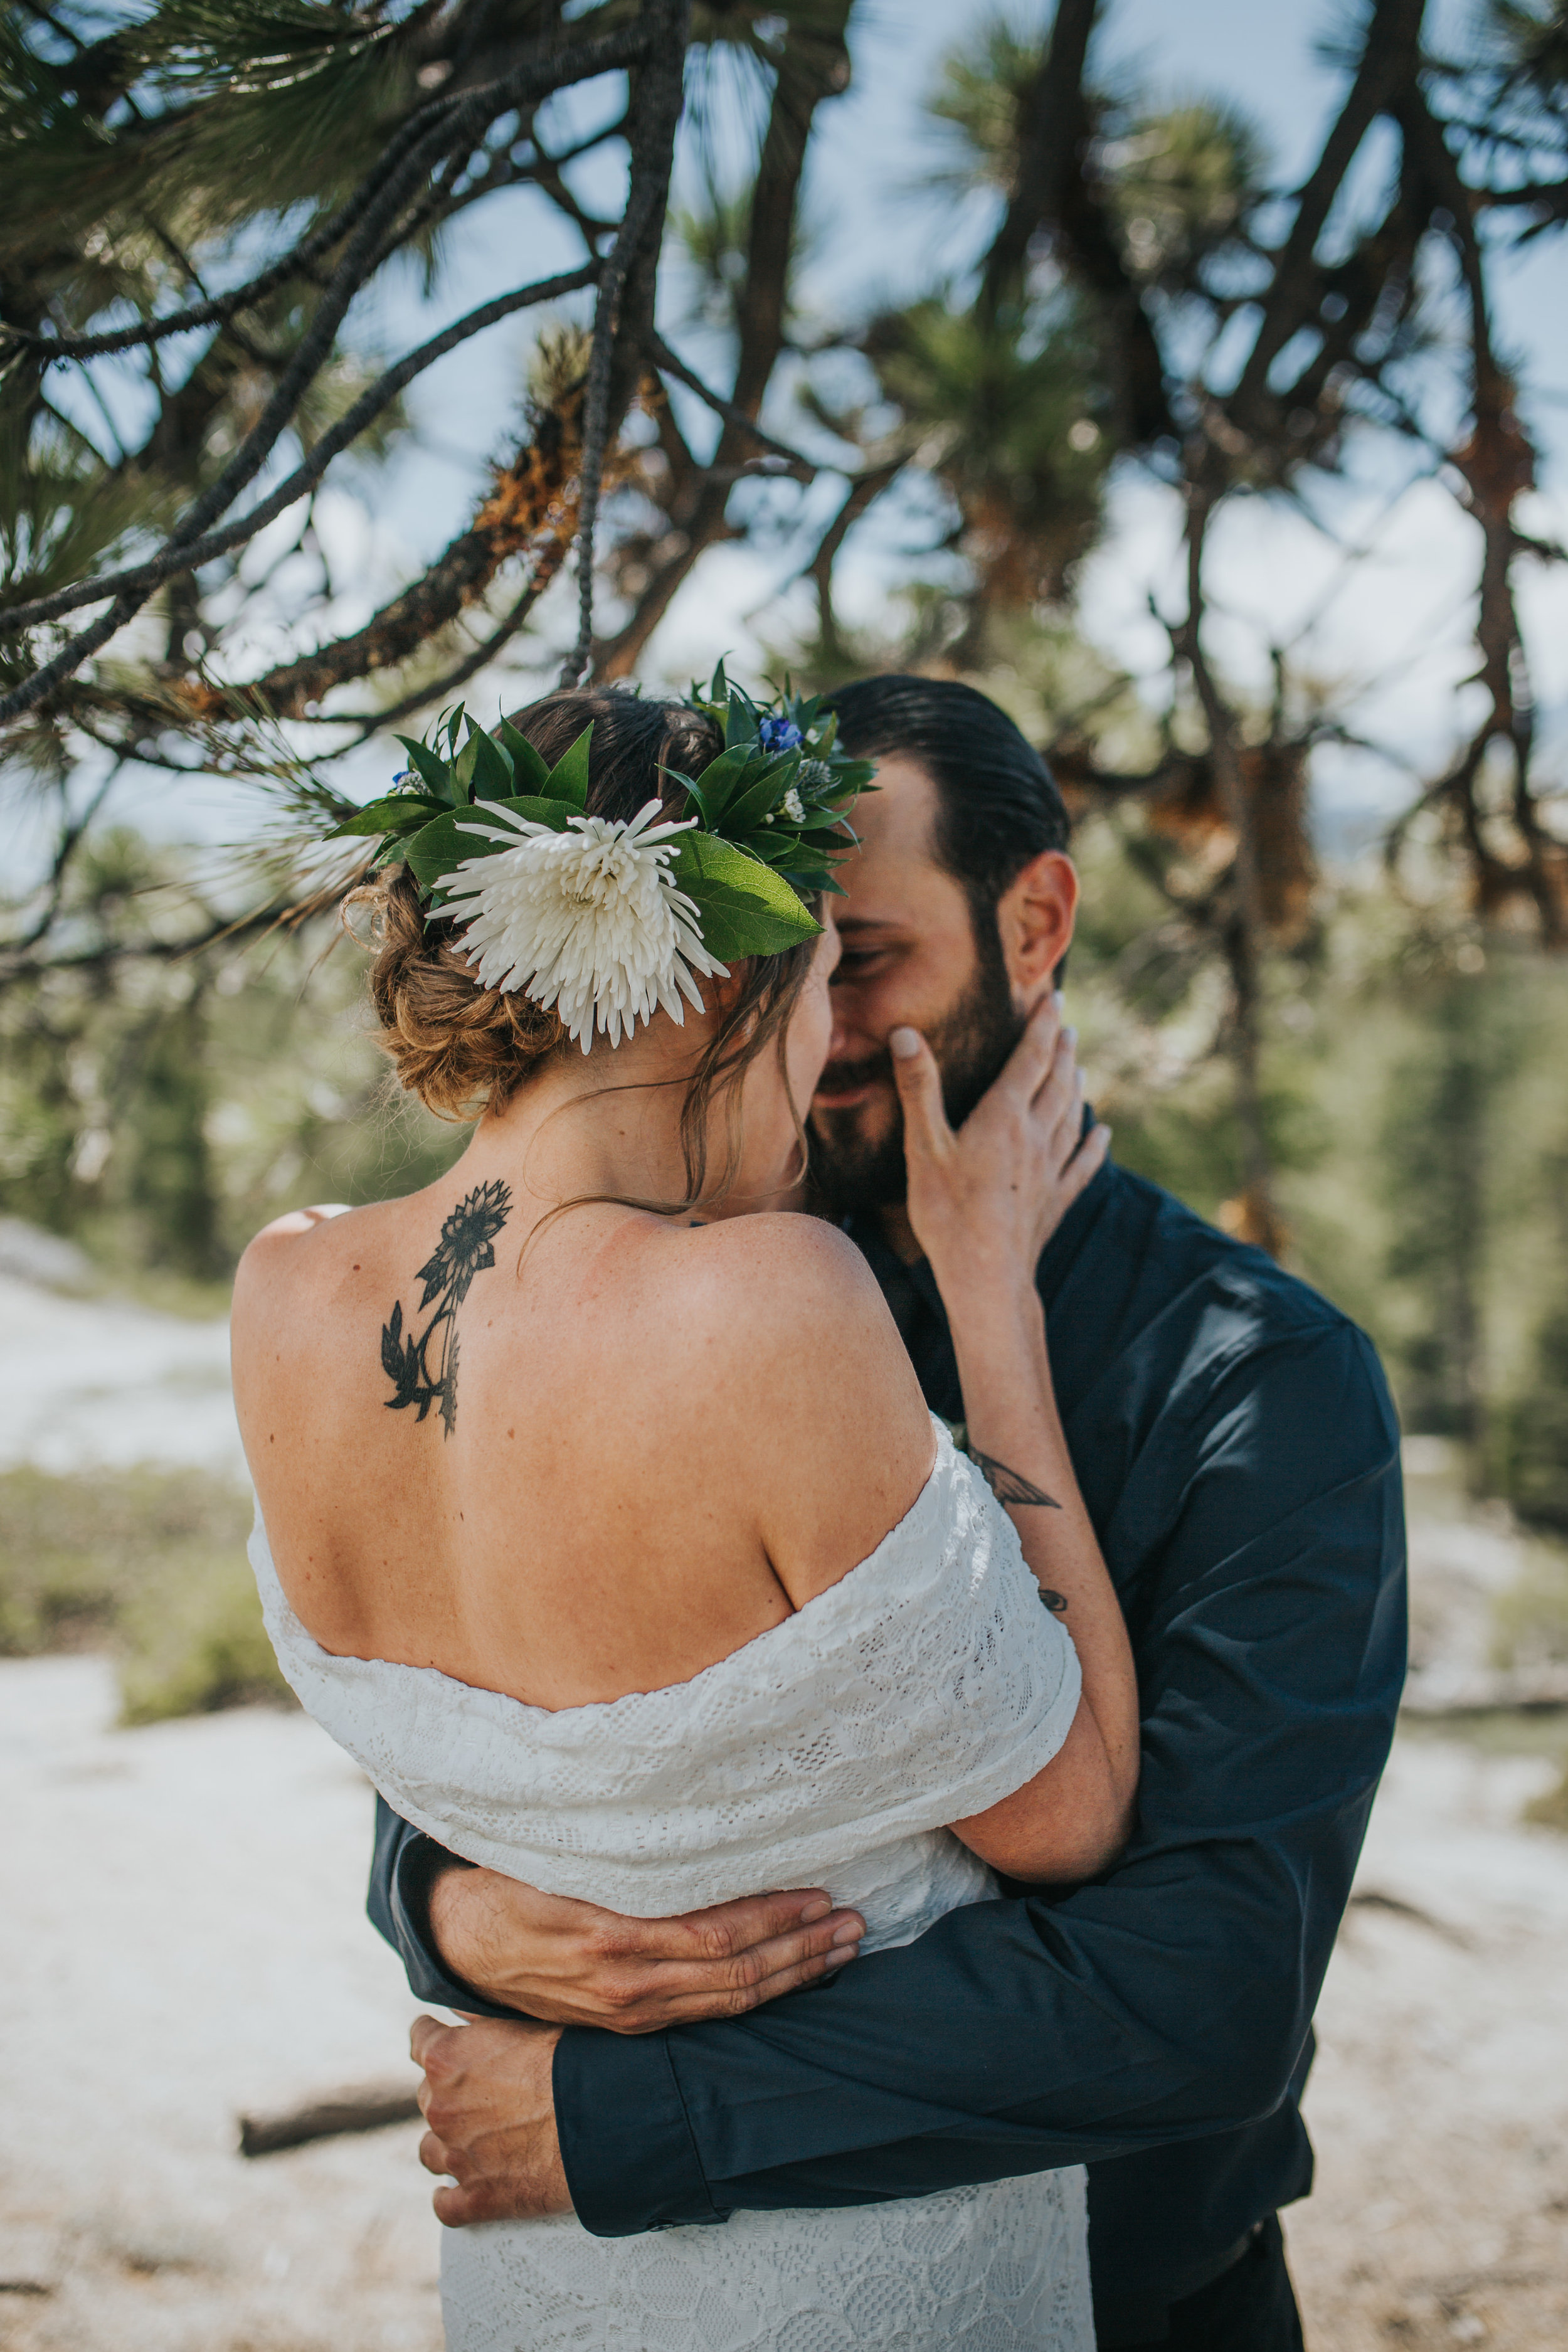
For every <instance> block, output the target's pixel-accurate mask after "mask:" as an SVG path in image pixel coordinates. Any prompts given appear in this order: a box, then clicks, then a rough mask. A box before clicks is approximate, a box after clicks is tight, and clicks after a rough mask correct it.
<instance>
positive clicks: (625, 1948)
mask: <svg viewBox="0 0 1568 2352" xmlns="http://www.w3.org/2000/svg"><path fill="white" fill-rule="evenodd" d="M843 1916H844V1915H843V1914H842V1913H836V1912H835V1911H834V1908H833V1902H832V1897H831V1896H830V1895H827V1894H826V1892H825V1891H824V1889H823V1888H821V1887H820V1886H806V1887H792V1888H790V1889H788V1890H787V1891H785V1892H784V1893H783V1894H779V1893H774V1894H772V1895H744V1896H742V1898H741V1899H740V1900H739V1901H737V1902H734V1903H716V1904H714V1905H713V1906H712V1907H711V1908H710V1909H709V1910H706V1911H687V1912H683V1913H682V1914H681V1915H680V1916H679V1917H677V1918H673V1919H628V1918H624V1917H621V1916H618V1915H614V1914H606V1915H605V1922H604V1923H603V1924H601V1925H600V1926H598V1927H596V1928H595V1945H596V1946H597V1947H598V1948H600V1949H601V1950H602V1951H603V1953H604V1955H605V1958H610V1959H627V1960H729V1959H733V1958H736V1957H737V1956H738V1955H739V1954H740V1953H742V1952H745V1951H750V1950H752V1948H754V1947H755V1946H757V1945H759V1944H765V1943H770V1942H772V1941H773V1939H774V1938H775V1937H779V1936H784V1935H795V1934H797V1933H800V1932H801V1931H803V1930H812V1929H816V1931H817V1932H818V1933H819V1934H820V1935H821V1936H822V1940H823V1942H824V1943H825V1944H826V1943H831V1941H832V1939H833V1937H832V1930H833V1926H834V1924H835V1923H836V1922H837V1920H838V1919H841V1918H842V1917H843Z"/></svg>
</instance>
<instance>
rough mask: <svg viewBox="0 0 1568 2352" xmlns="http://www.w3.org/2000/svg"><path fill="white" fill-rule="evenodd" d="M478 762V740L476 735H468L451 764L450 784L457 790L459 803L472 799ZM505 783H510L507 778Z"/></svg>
mask: <svg viewBox="0 0 1568 2352" xmlns="http://www.w3.org/2000/svg"><path fill="white" fill-rule="evenodd" d="M478 765H479V737H478V736H477V735H470V736H469V738H468V741H467V742H466V743H465V744H464V746H463V748H462V750H461V751H459V752H458V756H457V758H456V759H455V760H454V761H453V762H452V782H454V784H456V786H457V788H458V799H459V800H460V801H471V800H472V799H473V797H474V770H475V769H476V768H477V767H478ZM507 781H508V782H509V783H510V781H511V780H510V777H509V778H508V779H507Z"/></svg>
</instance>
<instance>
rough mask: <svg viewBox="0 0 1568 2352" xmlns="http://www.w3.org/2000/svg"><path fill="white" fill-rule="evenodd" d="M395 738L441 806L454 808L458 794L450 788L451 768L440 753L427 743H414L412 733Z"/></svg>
mask: <svg viewBox="0 0 1568 2352" xmlns="http://www.w3.org/2000/svg"><path fill="white" fill-rule="evenodd" d="M397 740H398V741H399V742H400V743H401V744H402V746H403V748H404V750H405V751H406V752H407V754H408V759H409V764H410V765H411V766H412V767H414V768H415V769H416V770H417V771H418V772H419V774H420V775H422V776H423V777H424V779H425V781H426V783H427V784H428V785H429V787H430V790H431V793H432V794H433V796H434V797H435V798H436V799H437V800H438V801H439V802H440V803H441V805H442V807H443V808H455V807H456V806H457V799H458V796H457V793H455V792H454V790H453V788H452V773H451V770H450V768H449V767H448V765H447V761H445V760H443V759H442V757H441V755H440V753H439V752H438V751H431V750H430V748H429V747H428V745H427V744H425V743H416V741H415V740H414V738H413V736H412V735H400V736H399V737H398V739H397Z"/></svg>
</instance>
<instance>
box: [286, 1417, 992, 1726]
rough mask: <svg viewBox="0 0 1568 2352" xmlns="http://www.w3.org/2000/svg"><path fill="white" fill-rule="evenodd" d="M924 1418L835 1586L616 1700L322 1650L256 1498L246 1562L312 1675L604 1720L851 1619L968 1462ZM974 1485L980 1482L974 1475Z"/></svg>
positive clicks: (541, 1718) (527, 1714)
mask: <svg viewBox="0 0 1568 2352" xmlns="http://www.w3.org/2000/svg"><path fill="white" fill-rule="evenodd" d="M931 1426H932V1428H933V1429H934V1431H935V1433H936V1458H935V1460H934V1461H933V1462H932V1464H931V1469H930V1471H929V1472H928V1473H927V1475H926V1478H925V1481H924V1483H923V1485H922V1486H921V1490H920V1492H919V1494H918V1495H917V1496H915V1498H914V1501H913V1502H912V1503H911V1504H910V1507H909V1509H908V1510H907V1511H906V1512H905V1513H904V1515H903V1517H902V1518H900V1520H898V1521H897V1522H896V1523H895V1525H894V1526H892V1527H890V1528H889V1529H888V1532H887V1534H886V1535H885V1536H884V1537H883V1538H882V1539H881V1541H880V1543H879V1544H878V1545H877V1546H876V1548H875V1549H874V1550H872V1551H869V1552H868V1553H867V1555H866V1557H865V1559H862V1560H858V1561H857V1562H856V1564H855V1566H854V1567H853V1568H850V1569H846V1570H845V1572H844V1574H843V1575H842V1576H841V1577H840V1578H839V1579H838V1580H837V1583H834V1584H830V1585H828V1586H827V1587H826V1589H825V1590H824V1591H821V1592H818V1593H815V1594H814V1595H813V1596H812V1598H811V1599H810V1600H809V1601H805V1602H803V1604H802V1605H801V1607H800V1608H798V1609H796V1610H795V1611H793V1612H791V1614H790V1615H789V1616H787V1617H782V1618H781V1619H780V1620H779V1622H778V1623H777V1624H776V1625H768V1626H765V1627H764V1628H763V1631H762V1633H753V1635H752V1638H751V1640H750V1641H749V1642H742V1644H741V1646H740V1648H739V1649H736V1650H731V1651H730V1652H729V1654H727V1655H726V1656H724V1657H722V1658H716V1659H715V1660H714V1662H713V1664H711V1665H710V1666H703V1667H701V1668H700V1670H699V1671H698V1672H697V1673H696V1674H694V1675H689V1676H688V1677H687V1679H686V1680H685V1681H684V1682H678V1683H661V1684H658V1685H656V1686H655V1687H654V1688H653V1689H651V1690H646V1691H626V1692H624V1693H623V1694H622V1696H620V1697H619V1698H611V1699H591V1700H587V1701H585V1702H584V1703H582V1704H581V1705H579V1706H561V1707H554V1706H539V1705H538V1704H537V1702H536V1701H534V1700H531V1699H521V1698H516V1697H514V1696H512V1694H511V1693H510V1691H498V1690H491V1689H490V1688H489V1686H488V1685H486V1684H483V1683H466V1682H462V1681H460V1680H459V1679H458V1676H457V1675H448V1674H446V1673H444V1672H443V1670H442V1669H441V1668H440V1667H439V1666H410V1665H405V1664H399V1663H398V1662H397V1661H395V1660H394V1659H391V1658H361V1657H354V1656H352V1655H348V1654H344V1653H341V1652H339V1651H335V1650H328V1649H324V1648H323V1647H322V1645H321V1643H320V1642H318V1641H317V1640H316V1638H315V1636H314V1634H313V1633H310V1632H309V1631H308V1629H307V1628H306V1627H305V1625H304V1624H303V1623H302V1622H300V1618H299V1616H298V1615H297V1614H296V1612H295V1610H294V1607H293V1604H292V1602H291V1601H289V1596H288V1594H287V1593H286V1592H285V1591H284V1590H283V1586H282V1583H281V1580H279V1574H278V1568H277V1563H276V1562H275V1561H274V1559H273V1557H272V1546H271V1542H270V1539H269V1538H268V1533H267V1525H266V1521H265V1520H264V1519H263V1517H262V1515H261V1505H260V1502H259V1501H258V1503H257V1507H256V1523H255V1526H254V1527H253V1528H252V1529H251V1535H250V1543H249V1547H248V1549H249V1553H250V1562H251V1566H252V1568H253V1569H254V1570H255V1571H256V1574H257V1578H258V1582H260V1583H261V1584H262V1586H263V1589H264V1591H265V1592H266V1596H267V1600H268V1615H271V1616H275V1617H276V1618H277V1620H278V1622H279V1627H280V1629H281V1631H282V1633H284V1635H285V1636H286V1637H287V1640H288V1643H289V1647H290V1649H292V1650H293V1651H295V1652H296V1653H302V1654H303V1655H304V1657H305V1658H306V1659H308V1661H309V1663H310V1664H311V1665H313V1666H314V1667H315V1668H316V1670H317V1671H318V1672H319V1673H325V1674H326V1675H329V1676H330V1677H333V1678H336V1679H338V1680H340V1681H342V1682H344V1683H350V1682H355V1681H360V1680H363V1679H364V1678H366V1677H368V1676H382V1675H394V1676H396V1677H398V1678H399V1681H400V1685H401V1687H403V1688H405V1689H408V1690H414V1689H421V1688H423V1689H428V1690H430V1691H432V1692H434V1691H437V1690H439V1691H441V1692H443V1693H445V1692H451V1693H453V1694H454V1695H455V1696H458V1698H460V1699H461V1700H463V1701H464V1702H465V1703H466V1704H468V1705H469V1706H473V1705H475V1704H478V1705H479V1706H480V1710H481V1712H483V1713H485V1714H488V1715H494V1716H496V1717H500V1719H503V1720H504V1719H505V1718H507V1717H518V1718H526V1719H527V1720H529V1721H531V1722H533V1723H536V1724H539V1725H544V1724H551V1725H556V1726H562V1725H564V1724H566V1723H568V1722H572V1721H584V1722H586V1721H590V1720H591V1721H593V1722H594V1723H595V1725H607V1724H608V1723H609V1722H610V1720H611V1719H612V1718H613V1717H616V1714H617V1712H618V1711H620V1710H628V1711H631V1712H633V1713H635V1712H636V1711H637V1709H639V1708H645V1707H649V1706H657V1705H658V1704H660V1703H661V1702H668V1701H671V1700H672V1699H673V1698H674V1697H675V1696H676V1695H677V1694H679V1696H681V1697H683V1698H684V1697H685V1696H688V1695H689V1694H691V1695H698V1694H701V1695H704V1696H705V1695H707V1694H708V1693H710V1692H711V1691H712V1690H713V1689H714V1688H715V1687H716V1686H717V1685H718V1683H719V1681H720V1680H721V1679H722V1678H724V1677H726V1676H730V1675H740V1674H742V1672H743V1671H744V1670H745V1669H746V1668H747V1667H749V1666H751V1665H752V1664H754V1663H755V1662H756V1660H757V1659H758V1657H759V1655H760V1654H761V1653H762V1651H763V1648H764V1647H766V1648H767V1649H768V1651H769V1654H770V1656H771V1655H773V1653H774V1652H776V1651H777V1650H778V1649H780V1648H782V1647H784V1645H785V1644H786V1643H788V1642H789V1641H791V1640H795V1641H799V1640H801V1639H802V1638H804V1637H803V1635H802V1633H801V1632H800V1628H801V1627H803V1626H805V1627H806V1628H807V1630H808V1631H809V1632H810V1633H814V1634H815V1633H819V1632H824V1631H830V1630H832V1629H833V1625H834V1621H835V1620H836V1619H837V1617H840V1616H852V1615H853V1613H854V1612H855V1610H856V1609H857V1607H858V1605H859V1603H860V1602H861V1601H863V1600H864V1599H866V1598H867V1597H868V1592H869V1589H870V1587H871V1586H872V1585H873V1584H874V1583H875V1582H876V1580H877V1571H878V1570H879V1568H881V1567H884V1566H885V1565H886V1561H887V1555H888V1554H889V1552H890V1551H892V1550H894V1549H902V1548H903V1546H904V1545H905V1544H906V1543H907V1542H908V1541H909V1540H910V1539H911V1538H919V1537H921V1535H922V1533H923V1527H924V1518H925V1516H926V1515H927V1512H928V1507H929V1506H930V1504H931V1498H932V1496H934V1495H935V1494H936V1491H937V1486H938V1481H939V1479H941V1478H942V1474H943V1472H944V1470H948V1471H952V1470H956V1469H957V1468H959V1467H960V1465H962V1466H963V1467H965V1468H967V1467H968V1466H969V1465H968V1463H967V1458H966V1457H965V1456H964V1455H963V1454H960V1453H959V1452H958V1451H957V1449H956V1447H955V1446H954V1444H953V1443H952V1434H951V1433H950V1431H949V1429H948V1426H947V1423H945V1422H944V1421H943V1420H942V1418H941V1416H940V1415H939V1414H937V1413H934V1412H933V1413H932V1414H931ZM975 1483H976V1485H977V1486H980V1482H979V1479H978V1474H976V1478H975ZM980 1493H981V1494H982V1495H983V1496H985V1497H986V1498H989V1496H990V1489H989V1488H988V1487H985V1486H980ZM996 1517H998V1518H999V1519H1000V1520H1001V1521H1002V1524H1003V1525H1004V1526H1005V1528H1007V1529H1008V1531H1009V1532H1010V1533H1011V1532H1012V1531H1013V1530H1012V1522H1011V1521H1010V1520H1009V1519H1008V1518H1007V1517H1006V1515H1005V1513H1004V1512H1003V1511H1001V1510H1000V1508H998V1509H997V1512H996ZM1015 1539H1016V1538H1015ZM626 1719H627V1716H626V1714H622V1716H621V1720H622V1721H623V1722H624V1721H626Z"/></svg>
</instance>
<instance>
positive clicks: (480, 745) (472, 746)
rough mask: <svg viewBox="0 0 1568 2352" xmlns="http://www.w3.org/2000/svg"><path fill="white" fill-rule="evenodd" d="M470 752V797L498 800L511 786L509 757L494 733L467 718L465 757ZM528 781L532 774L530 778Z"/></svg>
mask: <svg viewBox="0 0 1568 2352" xmlns="http://www.w3.org/2000/svg"><path fill="white" fill-rule="evenodd" d="M470 751H471V752H472V753H473V781H474V790H473V798H474V799H475V800H487V801H497V800H500V799H501V798H502V796H503V795H504V794H506V793H510V791H511V789H512V772H511V761H510V758H509V756H508V754H507V753H506V752H505V751H503V750H502V748H501V746H500V744H499V743H498V742H497V741H496V740H495V737H494V736H493V735H488V734H487V733H486V732H485V730H484V729H483V728H482V727H476V726H475V724H474V722H473V720H472V719H469V721H468V742H467V743H466V745H465V746H464V757H465V758H466V757H467V756H468V752H470ZM529 781H530V782H531V781H532V780H531V779H530V780H529Z"/></svg>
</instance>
